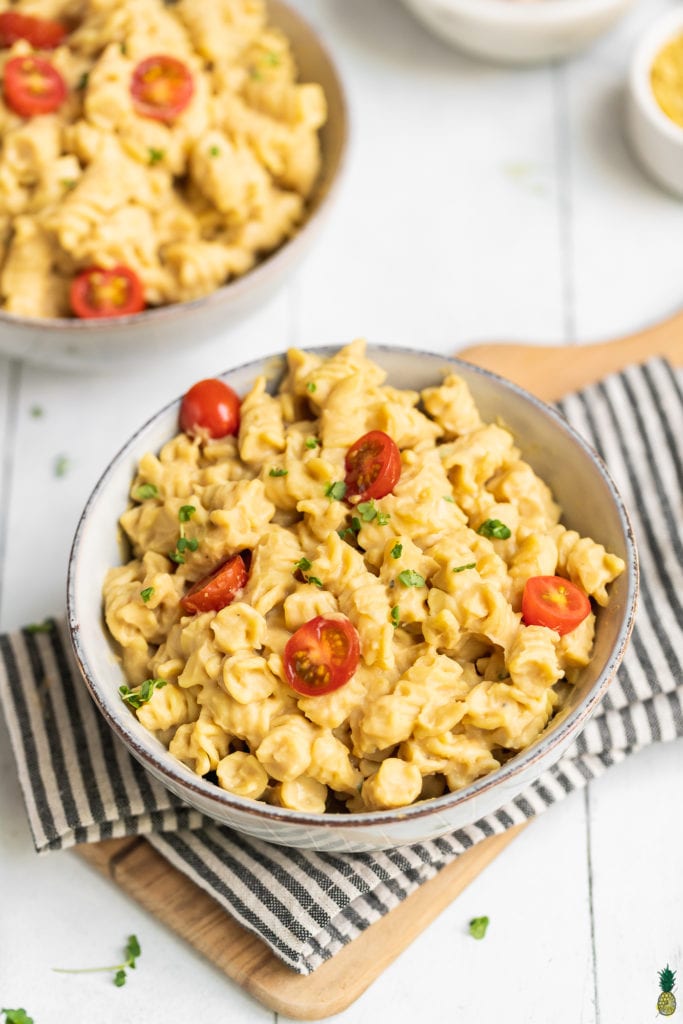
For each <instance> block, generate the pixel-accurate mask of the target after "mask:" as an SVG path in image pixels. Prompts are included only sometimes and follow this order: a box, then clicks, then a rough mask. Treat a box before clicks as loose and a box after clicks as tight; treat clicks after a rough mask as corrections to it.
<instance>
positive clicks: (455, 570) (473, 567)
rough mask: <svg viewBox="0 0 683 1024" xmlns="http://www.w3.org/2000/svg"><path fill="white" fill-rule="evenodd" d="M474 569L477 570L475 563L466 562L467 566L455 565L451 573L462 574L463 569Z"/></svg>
mask: <svg viewBox="0 0 683 1024" xmlns="http://www.w3.org/2000/svg"><path fill="white" fill-rule="evenodd" d="M476 568H477V563H476V562H468V563H467V565H456V567H455V569H454V570H453V572H464V571H465V569H476Z"/></svg>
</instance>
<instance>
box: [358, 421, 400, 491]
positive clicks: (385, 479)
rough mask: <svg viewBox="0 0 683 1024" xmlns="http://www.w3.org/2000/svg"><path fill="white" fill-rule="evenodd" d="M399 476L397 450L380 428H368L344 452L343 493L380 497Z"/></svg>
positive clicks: (392, 486) (391, 487)
mask: <svg viewBox="0 0 683 1024" xmlns="http://www.w3.org/2000/svg"><path fill="white" fill-rule="evenodd" d="M400 476H401V453H400V452H399V450H398V445H397V444H396V442H395V441H392V439H391V438H390V437H389V435H388V434H385V433H384V431H383V430H371V431H370V433H369V434H363V436H362V437H359V438H358V440H357V441H356V442H355V443H354V444H352V445H351V447H350V448H349V450H348V452H347V453H346V496H347V498H350V497H355V496H358V498H360V499H361V501H367V500H368V499H369V498H383V497H384V496H385V495H386V494H389V493H390V492H391V491H393V489H394V487H395V486H396V484H397V483H398V481H399V478H400Z"/></svg>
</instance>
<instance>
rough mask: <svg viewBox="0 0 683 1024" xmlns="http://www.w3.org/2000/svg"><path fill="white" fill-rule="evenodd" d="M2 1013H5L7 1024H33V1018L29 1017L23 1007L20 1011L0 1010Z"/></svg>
mask: <svg viewBox="0 0 683 1024" xmlns="http://www.w3.org/2000/svg"><path fill="white" fill-rule="evenodd" d="M0 1013H4V1015H5V1021H6V1024H33V1017H29V1016H28V1014H27V1013H26V1010H24V1009H23V1007H22V1008H20V1009H18V1010H0Z"/></svg>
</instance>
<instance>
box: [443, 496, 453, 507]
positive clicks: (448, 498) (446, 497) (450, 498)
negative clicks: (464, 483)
mask: <svg viewBox="0 0 683 1024" xmlns="http://www.w3.org/2000/svg"><path fill="white" fill-rule="evenodd" d="M443 500H444V501H450V503H451V505H455V498H454V497H453V495H452V494H444V496H443Z"/></svg>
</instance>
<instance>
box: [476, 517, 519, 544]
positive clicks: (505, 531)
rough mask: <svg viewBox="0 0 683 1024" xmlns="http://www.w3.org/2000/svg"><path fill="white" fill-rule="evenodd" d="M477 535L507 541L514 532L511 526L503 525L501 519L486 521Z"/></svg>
mask: <svg viewBox="0 0 683 1024" xmlns="http://www.w3.org/2000/svg"><path fill="white" fill-rule="evenodd" d="M477 533H480V534H481V535H482V537H493V538H494V539H495V540H507V539H508V537H510V536H511V534H512V531H511V529H510V527H509V526H506V525H505V523H501V521H500V519H485V520H484V522H483V523H482V524H481V526H480V527H479V529H478V530H477Z"/></svg>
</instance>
